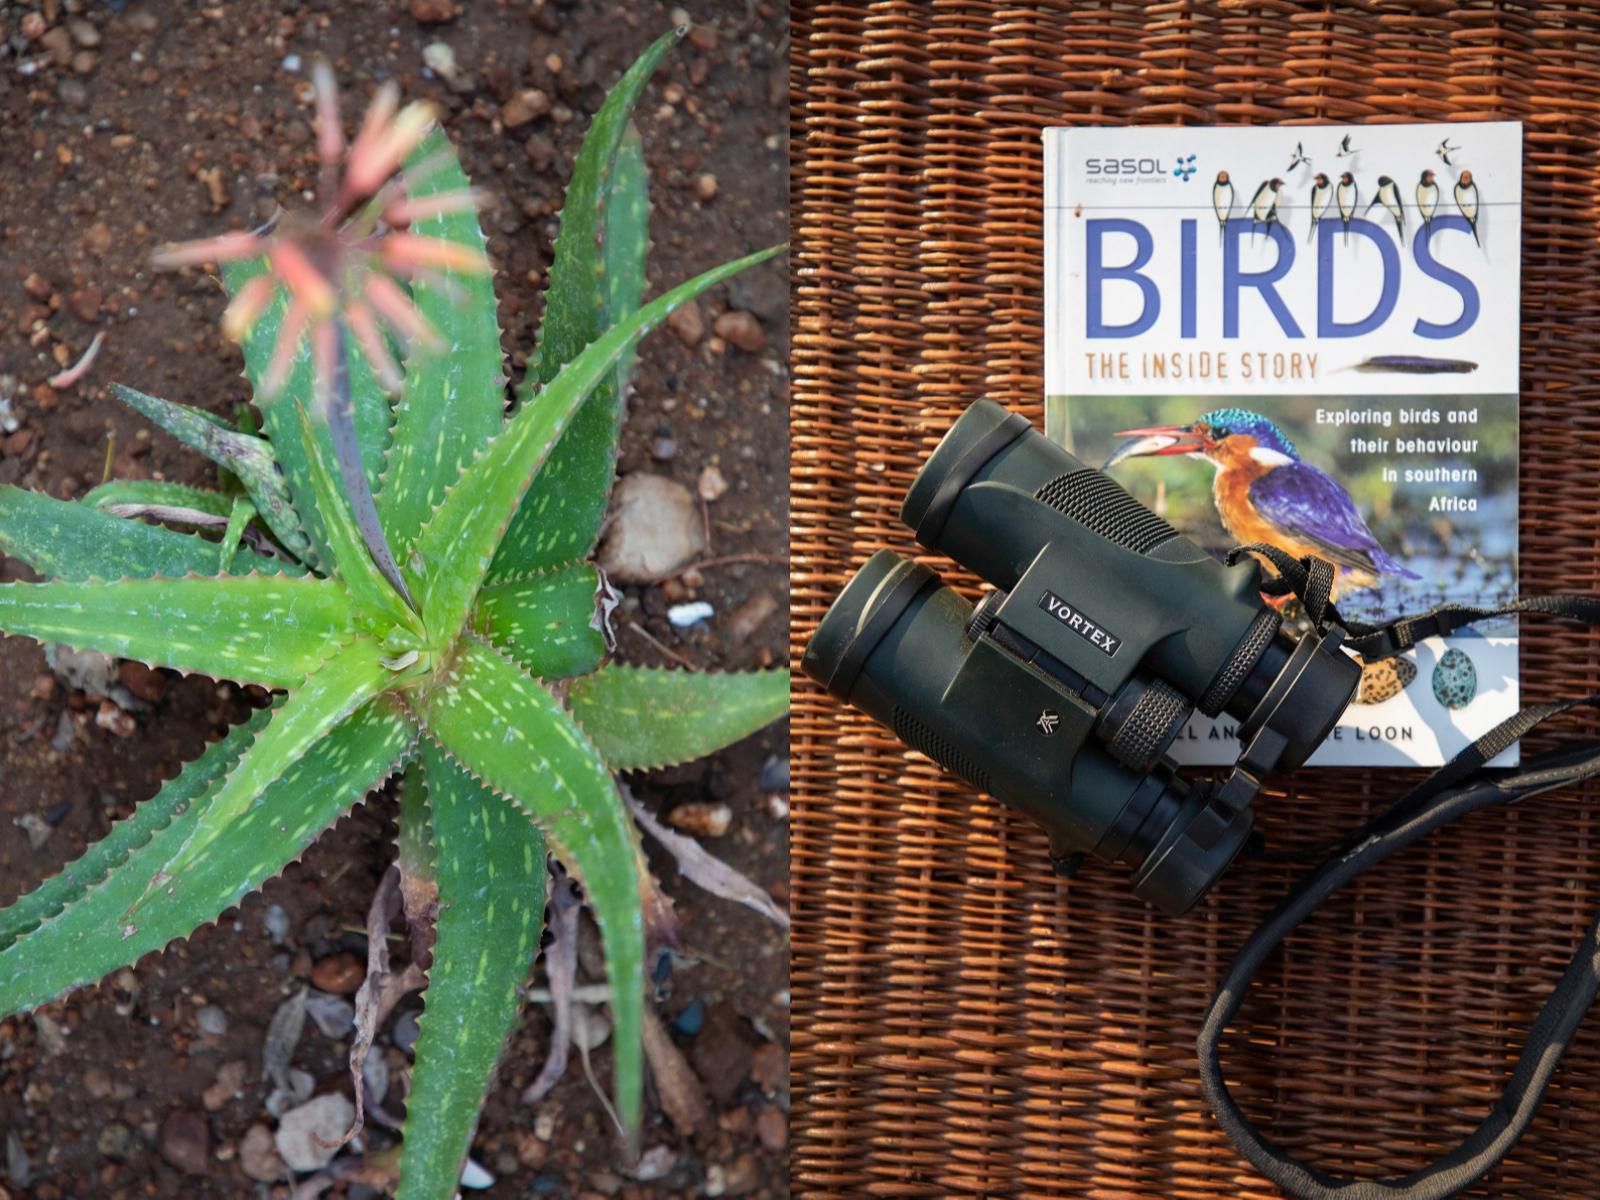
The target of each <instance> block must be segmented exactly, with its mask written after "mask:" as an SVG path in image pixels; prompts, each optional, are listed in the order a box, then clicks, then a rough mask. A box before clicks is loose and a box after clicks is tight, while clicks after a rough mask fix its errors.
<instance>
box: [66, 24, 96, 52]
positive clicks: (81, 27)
mask: <svg viewBox="0 0 1600 1200" xmlns="http://www.w3.org/2000/svg"><path fill="white" fill-rule="evenodd" d="M67 31H68V32H69V33H71V34H72V40H73V41H75V42H77V43H78V45H80V46H86V47H88V48H89V49H90V50H93V49H94V48H95V47H96V46H98V45H99V44H100V30H99V29H98V28H96V26H95V24H94V22H93V21H85V20H84V19H83V18H81V17H80V18H78V19H77V20H75V21H68V22H67Z"/></svg>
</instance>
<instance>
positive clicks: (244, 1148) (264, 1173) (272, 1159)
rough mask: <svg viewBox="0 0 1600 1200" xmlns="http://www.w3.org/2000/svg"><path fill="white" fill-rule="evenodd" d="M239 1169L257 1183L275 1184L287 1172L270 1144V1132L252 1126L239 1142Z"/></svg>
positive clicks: (261, 1126) (274, 1148)
mask: <svg viewBox="0 0 1600 1200" xmlns="http://www.w3.org/2000/svg"><path fill="white" fill-rule="evenodd" d="M239 1168H240V1170H242V1171H243V1172H244V1173H245V1174H246V1175H248V1176H250V1178H251V1179H254V1180H256V1181H257V1182H259V1183H275V1182H277V1181H278V1180H280V1179H282V1178H283V1177H284V1175H285V1174H286V1172H287V1169H288V1168H287V1167H286V1166H285V1165H284V1161H283V1159H282V1158H281V1157H280V1156H279V1154H278V1148H277V1147H276V1146H274V1145H273V1144H272V1130H270V1129H268V1128H267V1127H266V1126H265V1125H259V1124H258V1125H252V1126H250V1128H249V1129H248V1130H246V1131H245V1135H244V1137H243V1138H241V1139H240V1141H239Z"/></svg>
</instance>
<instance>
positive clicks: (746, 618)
mask: <svg viewBox="0 0 1600 1200" xmlns="http://www.w3.org/2000/svg"><path fill="white" fill-rule="evenodd" d="M777 611H778V601H777V599H776V598H775V597H774V596H773V595H772V593H771V592H757V593H756V594H755V595H754V596H751V597H750V599H748V600H746V601H745V602H744V603H743V604H741V605H740V606H739V607H738V608H736V609H734V610H733V613H732V615H731V616H729V617H728V624H727V632H728V641H729V642H730V643H731V644H732V645H735V646H742V645H744V643H746V642H748V641H749V640H750V639H751V638H752V637H754V636H755V635H756V632H757V631H758V630H759V629H760V628H761V627H762V626H763V625H765V624H766V622H767V619H768V618H769V617H771V616H772V614H773V613H775V612H777Z"/></svg>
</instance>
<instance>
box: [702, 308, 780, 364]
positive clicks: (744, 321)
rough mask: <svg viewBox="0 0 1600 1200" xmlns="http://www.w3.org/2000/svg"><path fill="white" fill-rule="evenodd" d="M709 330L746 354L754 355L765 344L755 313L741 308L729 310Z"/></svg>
mask: <svg viewBox="0 0 1600 1200" xmlns="http://www.w3.org/2000/svg"><path fill="white" fill-rule="evenodd" d="M711 328H712V330H713V331H714V332H715V333H716V335H717V336H718V337H719V338H722V339H723V340H724V341H727V342H729V343H731V344H732V345H735V346H737V347H739V349H741V350H743V351H745V353H747V354H755V353H756V352H757V351H759V350H761V349H763V348H765V346H766V344H767V335H766V333H765V332H763V331H762V328H761V322H760V321H759V320H758V319H757V318H756V315H755V313H753V312H747V311H745V310H744V309H742V308H735V309H730V310H729V311H727V312H725V313H723V314H722V315H721V316H720V317H718V318H717V320H716V324H714V325H713V326H712V327H711Z"/></svg>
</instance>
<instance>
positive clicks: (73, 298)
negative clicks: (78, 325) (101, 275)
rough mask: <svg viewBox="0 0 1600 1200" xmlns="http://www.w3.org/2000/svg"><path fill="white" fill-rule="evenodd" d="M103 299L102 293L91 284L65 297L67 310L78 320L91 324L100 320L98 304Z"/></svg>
mask: <svg viewBox="0 0 1600 1200" xmlns="http://www.w3.org/2000/svg"><path fill="white" fill-rule="evenodd" d="M104 298H105V296H104V293H102V292H101V291H100V289H99V288H97V287H95V286H94V285H93V284H90V285H89V286H88V287H81V288H75V289H73V291H72V293H71V294H70V295H69V296H68V297H67V308H68V309H69V310H71V312H72V315H73V316H75V317H77V318H78V320H80V321H87V322H89V323H90V324H93V323H94V322H95V321H97V320H99V318H100V302H101V301H102V300H103V299H104Z"/></svg>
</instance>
